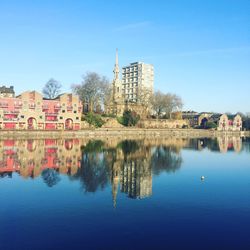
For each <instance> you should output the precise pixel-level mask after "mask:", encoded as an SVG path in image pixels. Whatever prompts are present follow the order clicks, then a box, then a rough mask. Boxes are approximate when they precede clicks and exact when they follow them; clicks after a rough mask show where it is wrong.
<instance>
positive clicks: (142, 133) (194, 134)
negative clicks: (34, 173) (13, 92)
mask: <svg viewBox="0 0 250 250" xmlns="http://www.w3.org/2000/svg"><path fill="white" fill-rule="evenodd" d="M109 136H116V137H121V138H132V139H137V138H143V137H146V136H153V137H165V138H166V137H167V138H169V137H180V138H201V137H217V136H250V131H241V132H220V131H214V130H202V129H139V128H121V129H114V128H112V129H109V128H101V129H92V130H90V129H86V130H78V131H35V130H34V131H17V130H15V131H3V130H2V131H0V140H1V139H6V138H13V139H45V138H54V139H56V138H85V137H90V138H102V137H109Z"/></svg>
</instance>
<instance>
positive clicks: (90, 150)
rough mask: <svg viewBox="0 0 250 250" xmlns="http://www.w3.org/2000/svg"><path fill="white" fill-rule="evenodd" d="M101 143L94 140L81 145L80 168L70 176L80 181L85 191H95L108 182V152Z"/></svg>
mask: <svg viewBox="0 0 250 250" xmlns="http://www.w3.org/2000/svg"><path fill="white" fill-rule="evenodd" d="M103 145H104V143H103V142H102V141H100V140H96V141H90V142H88V144H87V145H86V146H85V147H82V161H81V168H80V169H79V170H78V172H77V173H76V175H75V176H73V177H72V178H73V179H79V180H80V181H81V183H82V187H83V189H84V190H85V192H96V191H97V190H98V189H99V188H101V189H103V188H105V187H106V185H107V184H108V181H109V168H108V161H107V154H108V152H105V150H104V147H103Z"/></svg>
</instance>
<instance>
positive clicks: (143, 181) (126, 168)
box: [121, 159, 152, 198]
mask: <svg viewBox="0 0 250 250" xmlns="http://www.w3.org/2000/svg"><path fill="white" fill-rule="evenodd" d="M121 191H122V192H124V193H127V194H128V196H129V197H130V198H145V197H148V196H151V195H152V170H151V165H150V163H149V161H148V160H147V159H138V160H127V161H125V162H124V164H123V166H122V171H121Z"/></svg>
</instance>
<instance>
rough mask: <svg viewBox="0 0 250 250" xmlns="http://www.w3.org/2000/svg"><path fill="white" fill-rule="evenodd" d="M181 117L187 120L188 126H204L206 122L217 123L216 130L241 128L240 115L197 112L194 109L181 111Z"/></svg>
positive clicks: (236, 129)
mask: <svg viewBox="0 0 250 250" xmlns="http://www.w3.org/2000/svg"><path fill="white" fill-rule="evenodd" d="M182 118H183V119H186V120H188V121H189V125H190V127H194V128H195V127H199V128H205V127H206V123H207V122H213V123H215V124H216V125H217V130H218V131H240V130H242V124H243V122H242V118H241V116H240V115H238V114H236V115H226V114H218V113H211V112H202V113H197V112H194V111H188V112H182Z"/></svg>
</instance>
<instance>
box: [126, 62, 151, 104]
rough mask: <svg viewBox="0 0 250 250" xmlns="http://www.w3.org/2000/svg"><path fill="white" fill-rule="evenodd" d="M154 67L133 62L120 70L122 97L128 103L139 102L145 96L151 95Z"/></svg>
mask: <svg viewBox="0 0 250 250" xmlns="http://www.w3.org/2000/svg"><path fill="white" fill-rule="evenodd" d="M153 88H154V66H153V65H152V64H146V63H143V62H135V63H131V64H130V65H128V66H126V67H123V68H122V95H123V96H124V99H125V100H126V101H129V102H135V103H138V102H140V98H142V96H143V98H145V94H146V95H149V93H153Z"/></svg>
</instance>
